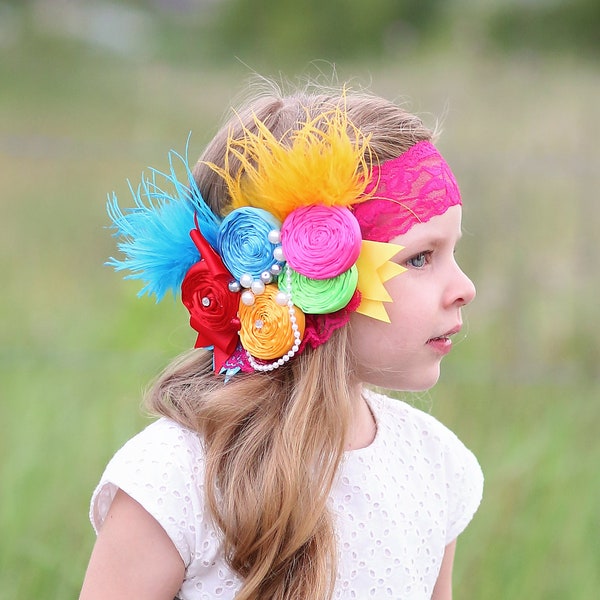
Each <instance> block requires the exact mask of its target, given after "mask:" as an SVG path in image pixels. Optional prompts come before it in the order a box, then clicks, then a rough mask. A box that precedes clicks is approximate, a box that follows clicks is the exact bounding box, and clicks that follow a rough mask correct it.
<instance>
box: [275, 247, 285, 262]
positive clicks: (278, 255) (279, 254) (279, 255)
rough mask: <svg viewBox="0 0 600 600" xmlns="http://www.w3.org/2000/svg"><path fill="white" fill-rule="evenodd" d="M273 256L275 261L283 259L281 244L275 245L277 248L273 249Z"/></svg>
mask: <svg viewBox="0 0 600 600" xmlns="http://www.w3.org/2000/svg"><path fill="white" fill-rule="evenodd" d="M273 258H274V259H275V260H276V261H277V262H283V261H284V260H285V256H284V255H283V248H282V247H281V246H277V248H275V250H273Z"/></svg>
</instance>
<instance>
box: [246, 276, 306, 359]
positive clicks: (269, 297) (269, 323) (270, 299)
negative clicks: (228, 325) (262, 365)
mask: <svg viewBox="0 0 600 600" xmlns="http://www.w3.org/2000/svg"><path fill="white" fill-rule="evenodd" d="M278 293H279V288H278V287H277V285H275V284H271V285H267V286H266V287H265V291H264V292H263V293H262V294H260V295H257V296H256V299H255V302H254V304H253V305H252V306H246V305H245V304H243V303H242V302H240V306H239V312H238V316H239V319H240V325H241V328H240V341H241V342H242V346H243V347H244V349H245V350H247V351H248V352H249V353H250V354H251V355H252V356H253V357H255V358H258V359H260V360H274V359H276V358H279V357H281V356H284V355H286V354H287V353H288V352H289V351H290V350H291V349H292V348H293V346H294V343H295V341H296V339H295V337H294V329H293V328H292V325H293V324H292V320H291V315H290V308H289V307H288V305H287V304H285V305H283V306H282V305H281V304H278V303H277V301H276V297H277V294H278ZM293 314H294V316H295V318H296V325H297V327H298V331H299V333H300V339H302V337H303V336H304V326H305V319H304V313H303V312H302V311H301V310H300V309H299V308H298V307H297V306H294V307H293Z"/></svg>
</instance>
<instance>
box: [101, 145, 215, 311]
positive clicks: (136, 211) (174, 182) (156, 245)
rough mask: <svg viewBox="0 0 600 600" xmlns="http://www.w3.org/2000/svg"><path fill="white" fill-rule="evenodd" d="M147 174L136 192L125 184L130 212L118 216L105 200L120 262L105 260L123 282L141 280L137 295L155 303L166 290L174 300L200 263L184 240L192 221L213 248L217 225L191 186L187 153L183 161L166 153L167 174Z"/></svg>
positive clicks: (110, 200) (114, 206)
mask: <svg viewBox="0 0 600 600" xmlns="http://www.w3.org/2000/svg"><path fill="white" fill-rule="evenodd" d="M188 142H189V139H188ZM175 160H177V161H178V162H180V163H182V164H183V165H184V167H185V172H186V176H187V179H188V181H187V183H186V184H184V183H182V182H181V181H179V180H178V178H177V175H176V174H175V165H174V162H175ZM150 173H151V176H150V178H147V177H145V176H144V174H142V180H141V182H140V184H139V185H138V187H137V189H135V190H134V189H133V186H132V185H131V183H130V184H129V189H130V191H131V194H132V196H133V199H134V202H135V207H134V208H130V209H126V210H125V211H122V210H121V208H120V207H119V203H118V200H117V196H116V194H115V193H113V194H112V196H111V195H109V198H108V203H107V211H108V215H109V217H110V219H111V221H112V223H113V224H112V228H113V229H115V230H116V231H115V234H114V235H115V237H117V239H118V243H117V247H118V249H119V251H120V252H122V253H123V255H124V258H123V259H122V260H119V259H116V258H113V257H111V258H110V260H109V261H108V262H107V263H106V264H107V265H109V266H112V267H114V269H115V270H116V271H125V270H127V271H129V274H128V275H126V276H125V279H140V280H142V281H143V283H144V286H143V287H142V289H141V290H140V291H139V293H138V295H139V296H142V295H144V294H148V295H150V296H151V295H154V296H155V297H156V301H157V302H159V301H160V300H162V299H163V297H164V296H165V294H166V293H167V292H168V291H169V290H170V291H171V292H172V293H173V295H176V294H177V292H178V291H179V289H180V287H181V283H182V281H183V278H184V277H185V274H186V273H187V271H188V269H189V268H190V267H191V266H192V265H193V264H194V263H196V262H198V260H200V254H199V252H198V249H197V248H196V246H195V244H194V242H193V241H192V239H191V237H190V231H191V230H192V229H195V227H196V224H195V218H196V219H197V220H198V226H199V228H200V231H201V232H202V235H203V236H204V237H205V238H206V240H207V241H208V243H209V244H210V245H211V246H213V248H216V245H217V232H218V229H219V224H220V221H221V220H220V219H219V218H218V217H217V216H216V215H215V214H214V213H213V212H212V211H211V210H210V208H209V207H208V205H207V204H206V203H205V202H204V200H203V198H202V195H201V193H200V190H199V189H198V186H197V185H196V182H195V181H194V177H193V175H192V172H191V170H190V168H189V166H188V161H187V147H186V158H183V157H182V156H181V155H179V154H177V153H176V152H175V151H173V150H172V151H170V152H169V172H168V173H163V172H161V171H158V170H156V169H150ZM161 180H163V181H164V183H165V184H166V186H167V187H169V188H171V190H172V191H170V192H169V191H165V190H164V189H163V187H165V185H164V184H163V186H162V187H161V186H160V185H159V182H161ZM161 183H162V182H161Z"/></svg>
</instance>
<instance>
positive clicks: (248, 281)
mask: <svg viewBox="0 0 600 600" xmlns="http://www.w3.org/2000/svg"><path fill="white" fill-rule="evenodd" d="M253 281H254V277H252V275H250V273H244V274H243V275H242V276H241V277H240V284H241V285H242V287H245V288H249V287H250V286H251V285H252V282H253Z"/></svg>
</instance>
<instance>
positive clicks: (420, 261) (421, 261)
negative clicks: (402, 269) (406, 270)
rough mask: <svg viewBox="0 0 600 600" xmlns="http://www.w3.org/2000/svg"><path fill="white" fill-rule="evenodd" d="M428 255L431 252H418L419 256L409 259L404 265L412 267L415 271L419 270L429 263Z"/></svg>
mask: <svg viewBox="0 0 600 600" xmlns="http://www.w3.org/2000/svg"><path fill="white" fill-rule="evenodd" d="M430 254H431V252H419V254H416V255H415V256H413V257H412V258H409V259H408V260H407V261H406V264H407V265H409V266H411V267H414V268H415V269H421V268H423V267H424V266H425V265H426V264H427V263H428V262H429V256H430Z"/></svg>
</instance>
